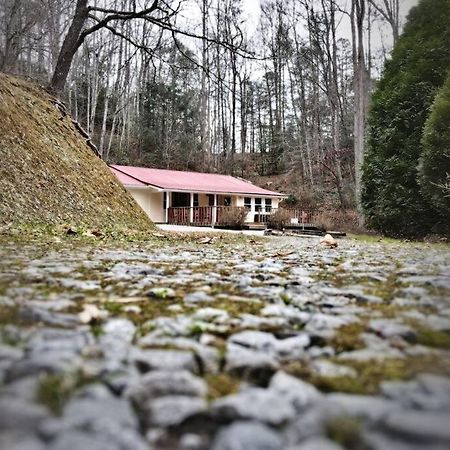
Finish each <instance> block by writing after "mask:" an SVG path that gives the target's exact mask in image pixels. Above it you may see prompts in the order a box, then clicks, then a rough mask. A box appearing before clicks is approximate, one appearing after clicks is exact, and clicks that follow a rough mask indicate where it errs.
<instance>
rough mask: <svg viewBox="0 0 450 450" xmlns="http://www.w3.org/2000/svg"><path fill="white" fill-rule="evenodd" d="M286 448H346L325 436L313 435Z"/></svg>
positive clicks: (340, 449) (336, 449)
mask: <svg viewBox="0 0 450 450" xmlns="http://www.w3.org/2000/svg"><path fill="white" fill-rule="evenodd" d="M286 450H344V447H342V446H340V445H339V444H337V443H336V442H333V441H330V440H329V439H327V438H324V437H313V438H310V439H307V440H306V441H304V442H302V443H301V444H299V445H295V446H292V447H289V448H287V449H286Z"/></svg>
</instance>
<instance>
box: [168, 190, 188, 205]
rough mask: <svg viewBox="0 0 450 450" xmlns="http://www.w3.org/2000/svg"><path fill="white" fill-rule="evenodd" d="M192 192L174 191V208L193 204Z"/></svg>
mask: <svg viewBox="0 0 450 450" xmlns="http://www.w3.org/2000/svg"><path fill="white" fill-rule="evenodd" d="M190 201H191V198H190V194H189V193H187V192H173V193H172V206H173V207H174V208H180V207H187V206H191V204H190Z"/></svg>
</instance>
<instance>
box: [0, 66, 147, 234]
mask: <svg viewBox="0 0 450 450" xmlns="http://www.w3.org/2000/svg"><path fill="white" fill-rule="evenodd" d="M0 117H1V120H0V161H1V164H0V223H2V224H10V223H12V224H14V225H18V224H27V223H28V224H29V223H33V224H35V223H40V224H54V225H57V224H64V223H68V224H70V225H72V226H87V227H101V229H103V230H104V229H107V228H109V229H136V230H141V231H142V230H145V229H148V228H150V227H151V226H152V224H151V222H150V221H149V219H148V218H147V216H146V215H145V214H144V212H143V211H142V210H141V209H140V208H139V207H138V206H137V204H136V203H135V202H134V200H133V199H132V198H131V196H130V195H129V194H128V193H127V192H126V190H125V189H124V188H123V186H122V185H121V184H120V183H119V182H118V181H117V180H116V178H115V177H114V175H113V174H112V173H111V172H110V170H109V168H108V166H107V165H106V164H105V163H104V162H103V161H102V160H101V159H100V158H98V157H97V156H96V155H95V153H94V152H93V150H92V149H91V148H90V147H89V146H88V145H87V144H86V141H85V139H84V138H83V136H82V135H81V134H80V132H79V131H78V130H77V129H76V127H75V126H74V124H73V122H72V119H71V117H69V116H68V115H65V114H64V112H63V111H62V110H61V109H58V107H57V106H56V105H55V101H54V99H53V98H52V97H51V96H50V95H49V94H47V93H46V92H45V91H44V90H42V89H41V88H39V87H37V86H36V85H34V84H33V83H31V82H27V81H24V80H22V79H20V78H16V77H12V76H7V75H4V74H1V73H0Z"/></svg>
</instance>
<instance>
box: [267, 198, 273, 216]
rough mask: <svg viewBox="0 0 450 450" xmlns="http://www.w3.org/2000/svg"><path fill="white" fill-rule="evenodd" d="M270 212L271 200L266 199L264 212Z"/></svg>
mask: <svg viewBox="0 0 450 450" xmlns="http://www.w3.org/2000/svg"><path fill="white" fill-rule="evenodd" d="M271 211H272V199H271V198H266V212H267V213H270V212H271Z"/></svg>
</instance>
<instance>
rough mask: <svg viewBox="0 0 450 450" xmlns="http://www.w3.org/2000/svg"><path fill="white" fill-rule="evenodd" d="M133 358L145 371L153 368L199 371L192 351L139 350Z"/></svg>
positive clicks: (134, 351)
mask: <svg viewBox="0 0 450 450" xmlns="http://www.w3.org/2000/svg"><path fill="white" fill-rule="evenodd" d="M131 359H132V361H133V362H134V364H136V367H138V369H139V370H140V371H141V372H143V373H145V372H149V371H151V370H173V371H176V370H189V371H190V372H194V373H198V371H199V368H198V364H197V362H196V360H195V357H194V355H193V353H192V352H190V351H184V350H159V349H156V350H138V349H134V350H133V352H132V355H131Z"/></svg>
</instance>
